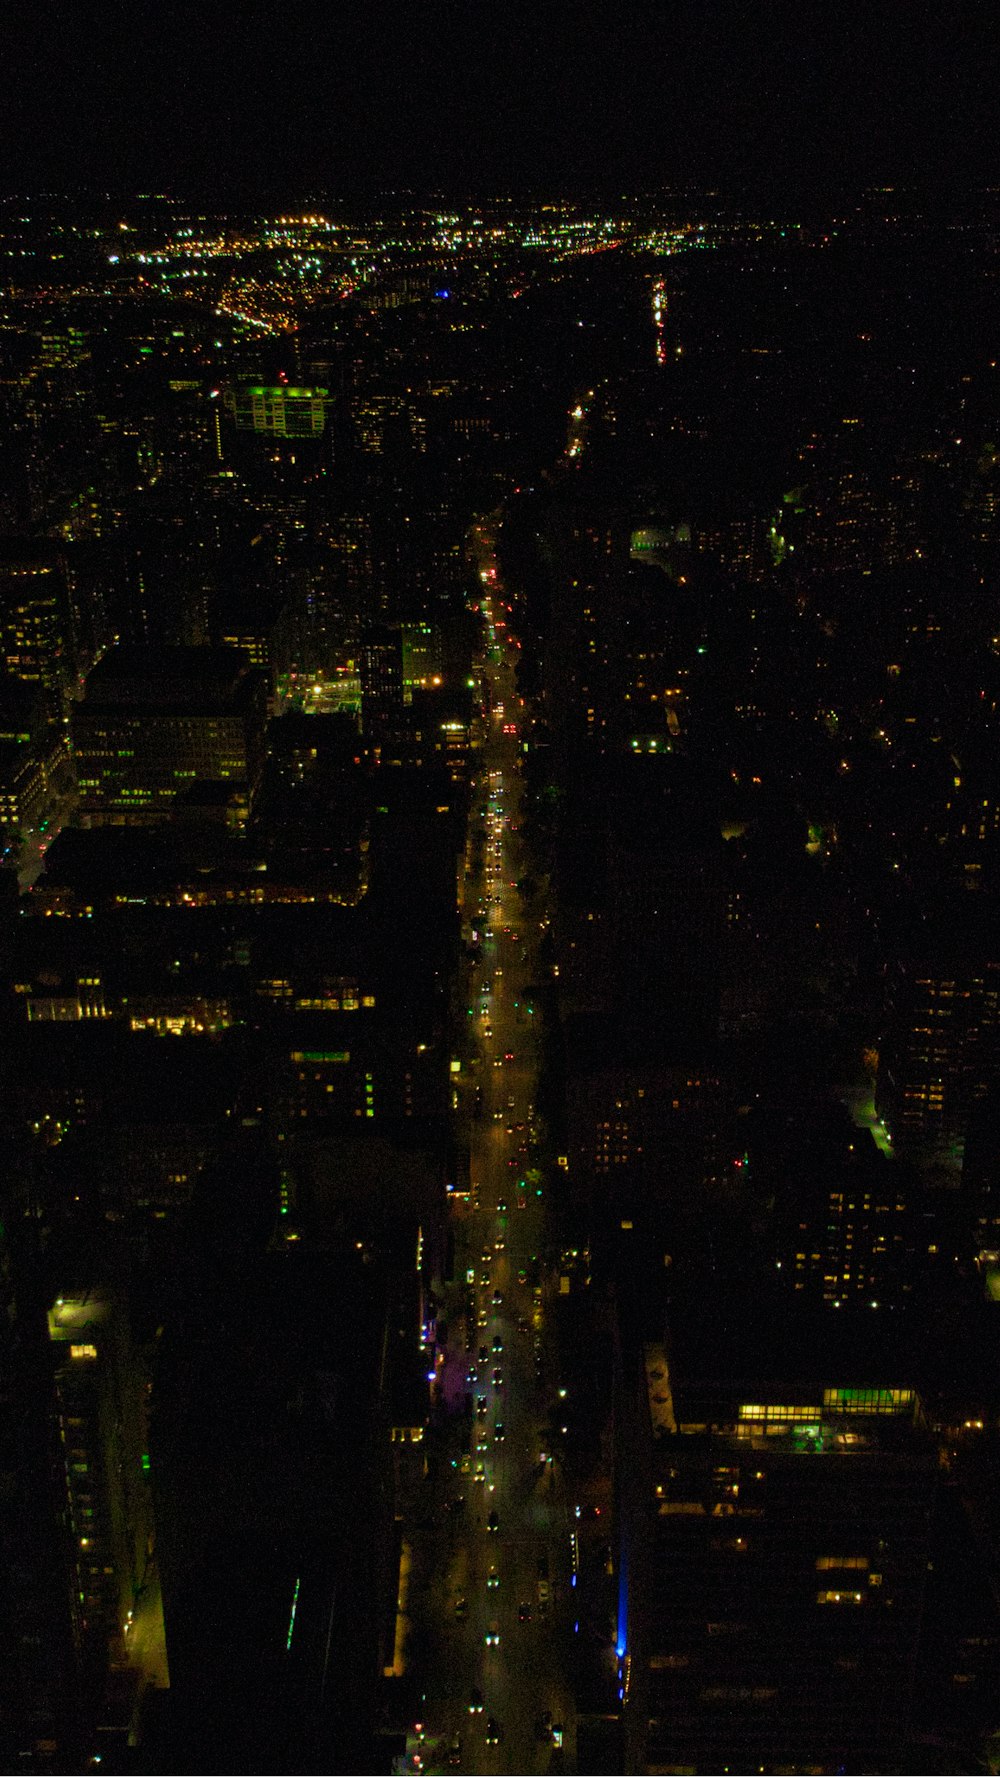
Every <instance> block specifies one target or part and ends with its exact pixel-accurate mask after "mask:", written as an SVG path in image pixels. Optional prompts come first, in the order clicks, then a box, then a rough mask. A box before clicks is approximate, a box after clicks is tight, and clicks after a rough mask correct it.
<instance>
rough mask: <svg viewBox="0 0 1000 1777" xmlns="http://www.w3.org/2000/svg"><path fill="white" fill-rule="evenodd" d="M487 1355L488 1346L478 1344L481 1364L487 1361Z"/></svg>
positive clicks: (488, 1354)
mask: <svg viewBox="0 0 1000 1777" xmlns="http://www.w3.org/2000/svg"><path fill="white" fill-rule="evenodd" d="M489 1356H490V1353H489V1347H488V1346H486V1345H480V1347H479V1362H480V1363H481V1364H485V1363H488V1362H489Z"/></svg>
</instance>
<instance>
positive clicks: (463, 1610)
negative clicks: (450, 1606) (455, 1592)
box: [455, 1598, 469, 1623]
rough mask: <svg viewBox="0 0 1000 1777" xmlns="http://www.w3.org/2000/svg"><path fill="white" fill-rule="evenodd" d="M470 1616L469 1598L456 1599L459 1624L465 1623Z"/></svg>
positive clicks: (456, 1613)
mask: <svg viewBox="0 0 1000 1777" xmlns="http://www.w3.org/2000/svg"><path fill="white" fill-rule="evenodd" d="M468 1614H469V1600H468V1599H467V1598H456V1600H455V1615H456V1617H457V1618H458V1620H459V1622H460V1623H464V1622H465V1619H466V1617H467V1616H468Z"/></svg>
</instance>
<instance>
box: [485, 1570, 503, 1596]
mask: <svg viewBox="0 0 1000 1777" xmlns="http://www.w3.org/2000/svg"><path fill="white" fill-rule="evenodd" d="M499 1584H500V1575H499V1574H498V1572H497V1570H496V1568H495V1567H491V1568H490V1571H489V1573H488V1574H487V1575H486V1590H487V1591H488V1592H495V1591H496V1589H497V1587H498V1586H499Z"/></svg>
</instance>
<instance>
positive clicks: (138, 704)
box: [71, 648, 267, 830]
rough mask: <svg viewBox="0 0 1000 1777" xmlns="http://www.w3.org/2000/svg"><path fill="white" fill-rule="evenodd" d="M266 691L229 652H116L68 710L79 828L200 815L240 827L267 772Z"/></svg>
mask: <svg viewBox="0 0 1000 1777" xmlns="http://www.w3.org/2000/svg"><path fill="white" fill-rule="evenodd" d="M266 722H267V691H266V683H265V680H264V677H263V675H262V674H261V673H259V672H257V671H255V670H254V669H253V668H252V667H251V666H250V664H249V662H248V660H247V658H246V655H245V654H243V653H242V652H240V651H238V650H236V649H229V648H116V649H113V650H112V651H111V652H110V653H109V654H107V655H105V657H104V659H103V660H102V661H101V662H100V663H99V665H98V666H96V667H95V668H94V669H93V671H92V672H91V673H90V674H89V675H88V678H87V685H86V691H85V695H84V698H83V700H82V702H80V703H79V704H77V705H75V706H74V709H73V715H72V727H71V732H72V737H73V745H74V750H75V752H76V758H77V771H78V777H79V785H80V808H81V817H82V820H83V822H84V824H85V825H91V826H95V825H112V826H122V825H126V826H127V825H130V824H138V825H148V824H150V823H154V822H157V821H164V820H177V819H178V818H180V817H182V816H183V815H188V817H189V818H192V817H193V814H194V811H195V808H196V805H197V804H198V802H199V798H203V799H204V806H205V808H206V811H208V812H211V810H212V808H213V807H214V808H215V809H216V811H217V818H218V819H220V820H221V821H222V822H223V823H224V824H225V825H226V826H228V827H230V828H232V829H233V830H238V829H239V828H240V827H242V826H244V825H245V824H246V821H247V819H248V818H249V813H250V810H251V808H252V806H253V802H254V798H255V796H256V794H257V790H258V787H259V784H260V779H261V773H262V771H263V766H264V733H265V727H266Z"/></svg>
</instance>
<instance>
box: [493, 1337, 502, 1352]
mask: <svg viewBox="0 0 1000 1777" xmlns="http://www.w3.org/2000/svg"><path fill="white" fill-rule="evenodd" d="M493 1350H494V1351H495V1352H500V1351H502V1350H503V1340H502V1339H501V1337H500V1335H499V1333H497V1334H496V1335H495V1337H494V1340H493Z"/></svg>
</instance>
